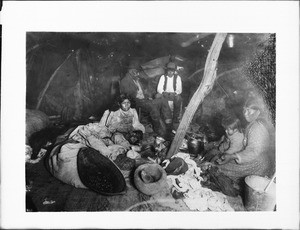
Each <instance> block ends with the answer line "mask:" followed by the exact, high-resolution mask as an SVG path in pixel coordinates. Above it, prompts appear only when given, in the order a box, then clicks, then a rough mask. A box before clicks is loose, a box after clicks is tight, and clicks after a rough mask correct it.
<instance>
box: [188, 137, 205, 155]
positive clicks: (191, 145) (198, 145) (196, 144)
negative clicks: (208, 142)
mask: <svg viewBox="0 0 300 230" xmlns="http://www.w3.org/2000/svg"><path fill="white" fill-rule="evenodd" d="M187 145H188V150H189V153H190V155H192V156H194V157H197V156H198V155H202V154H203V152H204V142H203V140H202V139H197V138H192V137H191V138H190V139H189V140H188V143H187Z"/></svg>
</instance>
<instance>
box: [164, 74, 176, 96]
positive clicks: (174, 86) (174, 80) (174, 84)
mask: <svg viewBox="0 0 300 230" xmlns="http://www.w3.org/2000/svg"><path fill="white" fill-rule="evenodd" d="M164 77H165V84H164V91H166V88H167V80H168V77H167V76H166V75H164ZM176 83H177V74H174V79H173V89H174V92H175V91H176V85H177V84H176Z"/></svg>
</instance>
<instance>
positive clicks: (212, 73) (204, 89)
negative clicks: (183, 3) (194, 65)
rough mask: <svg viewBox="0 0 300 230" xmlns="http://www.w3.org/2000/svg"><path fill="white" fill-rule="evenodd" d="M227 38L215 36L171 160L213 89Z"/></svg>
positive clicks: (172, 145) (184, 117) (178, 131)
mask: <svg viewBox="0 0 300 230" xmlns="http://www.w3.org/2000/svg"><path fill="white" fill-rule="evenodd" d="M226 36H227V34H226V33H219V34H216V36H215V39H214V41H213V44H212V46H211V48H210V50H209V53H208V56H207V58H206V63H205V67H204V76H203V79H202V81H201V84H200V86H199V87H198V89H197V90H196V92H195V93H194V95H193V97H192V98H191V100H190V102H189V104H188V106H187V108H186V111H185V113H184V114H183V117H182V120H181V122H180V124H179V127H178V129H177V132H176V135H175V137H174V140H173V142H172V144H171V147H170V149H169V151H168V153H167V158H171V157H172V156H173V155H174V154H176V153H177V152H178V150H179V148H180V146H181V145H182V141H183V139H184V137H185V135H186V131H187V130H188V127H189V125H190V123H191V121H192V119H193V116H194V114H195V112H196V110H197V108H198V106H199V105H200V104H201V103H202V101H203V99H204V98H205V96H206V95H207V94H208V93H209V92H210V91H211V90H212V88H213V85H214V82H215V79H216V76H217V73H216V72H217V70H216V67H217V62H218V57H219V54H220V51H221V47H222V44H223V42H224V40H225V38H226Z"/></svg>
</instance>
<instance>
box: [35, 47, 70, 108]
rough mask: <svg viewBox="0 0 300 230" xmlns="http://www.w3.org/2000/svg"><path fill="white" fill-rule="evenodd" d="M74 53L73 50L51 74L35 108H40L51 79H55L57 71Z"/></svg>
mask: <svg viewBox="0 0 300 230" xmlns="http://www.w3.org/2000/svg"><path fill="white" fill-rule="evenodd" d="M72 54H73V51H72V52H71V53H70V54H69V55H68V57H67V58H66V59H65V60H64V61H63V63H61V64H60V66H58V67H57V69H56V70H55V71H54V73H53V74H52V75H51V77H50V79H49V80H48V82H47V84H46V86H45V87H44V89H43V90H42V92H41V93H40V95H39V97H38V103H37V105H36V107H35V109H39V108H40V106H41V103H42V100H43V98H44V96H45V93H46V91H47V89H48V88H49V85H50V83H51V81H52V80H53V78H54V77H55V75H56V74H57V72H58V71H59V69H60V68H61V67H62V66H63V65H64V64H65V63H66V61H67V60H68V59H69V58H70V57H71V55H72Z"/></svg>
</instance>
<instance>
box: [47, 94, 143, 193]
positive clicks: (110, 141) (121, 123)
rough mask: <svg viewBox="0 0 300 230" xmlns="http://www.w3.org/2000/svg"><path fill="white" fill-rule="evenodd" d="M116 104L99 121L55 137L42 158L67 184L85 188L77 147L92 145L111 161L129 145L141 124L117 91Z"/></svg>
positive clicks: (131, 146)
mask: <svg viewBox="0 0 300 230" xmlns="http://www.w3.org/2000/svg"><path fill="white" fill-rule="evenodd" d="M119 107H120V109H118V110H117V111H111V112H109V111H106V112H105V113H104V116H103V117H102V119H101V121H100V122H96V123H89V124H86V125H80V126H78V127H76V129H74V130H71V131H68V132H66V133H65V134H64V135H63V136H61V137H59V138H57V143H56V144H55V147H54V148H53V149H52V151H51V152H50V154H49V156H48V157H47V160H46V161H47V165H48V166H49V167H48V169H49V171H50V172H51V173H52V175H54V176H55V177H56V178H58V179H59V180H61V181H63V182H65V183H67V184H70V185H73V186H75V187H78V188H85V185H84V184H83V183H82V181H81V180H80V178H79V175H78V169H77V165H78V162H77V156H78V152H79V151H80V149H84V148H86V147H89V148H93V149H95V150H97V151H99V154H102V155H104V156H106V157H107V158H109V159H110V160H113V161H114V160H115V159H116V158H117V156H118V155H120V154H124V153H126V152H127V151H128V150H129V149H130V148H132V149H133V144H137V140H140V139H141V138H142V135H143V133H144V132H145V128H144V126H143V125H142V124H141V123H140V122H139V120H138V115H137V112H136V110H135V109H132V108H130V101H129V99H128V97H126V96H125V95H121V97H120V99H119ZM125 137H126V138H127V139H126V138H125ZM128 140H129V141H128ZM132 152H134V151H132ZM132 158H133V157H132Z"/></svg>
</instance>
